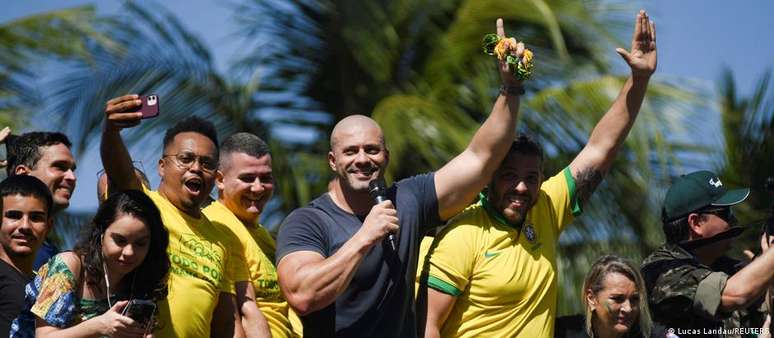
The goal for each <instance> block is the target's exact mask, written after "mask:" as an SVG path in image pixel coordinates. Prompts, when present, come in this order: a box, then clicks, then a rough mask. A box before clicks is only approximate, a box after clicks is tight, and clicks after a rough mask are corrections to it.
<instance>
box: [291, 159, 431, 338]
mask: <svg viewBox="0 0 774 338" xmlns="http://www.w3.org/2000/svg"><path fill="white" fill-rule="evenodd" d="M387 197H388V198H389V199H390V200H392V202H393V204H394V205H395V207H396V210H397V211H398V221H399V225H400V233H399V235H398V236H397V238H396V242H397V243H396V244H397V254H396V252H394V251H392V248H390V247H389V244H388V243H387V241H386V240H385V241H383V242H382V244H381V245H378V244H377V245H375V246H374V247H373V248H372V249H371V250H370V251H369V252H368V253H367V254H366V256H365V257H364V258H363V261H362V262H361V263H360V266H358V268H357V271H355V275H354V277H353V278H352V281H351V282H350V284H349V285H348V286H347V289H346V290H344V292H343V293H342V294H341V295H340V296H339V297H338V298H337V299H336V302H335V303H334V304H331V305H329V306H327V307H326V308H324V309H322V310H319V311H317V312H314V313H312V314H309V315H307V316H304V317H302V318H301V321H302V322H303V324H304V337H334V336H335V337H414V336H416V321H415V309H414V278H415V277H414V276H415V275H416V270H417V255H418V251H419V243H420V241H421V239H422V236H423V234H424V232H425V230H427V229H429V228H430V227H435V226H438V225H440V224H441V220H440V218H439V216H438V198H437V196H436V193H435V183H434V180H433V174H432V173H430V174H423V175H418V176H414V177H410V178H407V179H404V180H401V181H399V182H397V183H396V184H395V185H393V186H392V187H390V188H389V189H387ZM365 216H366V215H353V214H351V213H348V212H346V211H344V210H342V209H341V208H339V207H338V206H336V205H335V204H334V203H333V201H332V200H331V198H330V197H329V195H328V194H324V195H322V196H320V197H318V198H317V199H315V200H314V201H312V202H311V203H309V205H308V206H306V207H303V208H300V209H297V210H295V211H293V212H292V213H291V214H290V215H288V217H287V218H285V221H284V222H283V224H282V226H281V228H280V232H279V236H278V238H277V263H279V261H280V260H281V259H282V257H284V256H285V255H287V254H289V253H291V252H295V251H314V252H318V253H320V254H321V255H322V256H323V257H330V256H331V255H333V254H334V253H336V251H337V250H338V249H339V248H340V247H341V246H342V245H344V243H346V242H347V241H348V240H349V239H350V238H352V236H353V235H354V234H355V233H356V232H357V231H358V230H359V229H360V227H361V226H362V225H363V221H364V220H365Z"/></svg>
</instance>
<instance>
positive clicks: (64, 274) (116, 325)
mask: <svg viewBox="0 0 774 338" xmlns="http://www.w3.org/2000/svg"><path fill="white" fill-rule="evenodd" d="M168 236H169V235H168V233H167V231H166V230H165V229H164V226H163V224H162V222H161V216H160V215H159V211H158V209H157V208H156V206H155V205H154V204H153V201H151V200H150V198H148V197H147V196H145V194H143V193H141V192H138V191H124V192H120V193H116V194H114V195H112V196H111V197H110V198H108V199H107V200H106V201H105V203H103V204H102V205H101V206H100V207H99V210H98V211H97V215H96V216H95V217H94V220H93V221H92V223H91V226H90V227H89V229H87V230H86V231H85V232H84V235H83V237H82V238H81V240H80V241H79V242H78V244H77V245H76V246H75V249H74V250H73V251H71V252H63V253H61V254H59V255H56V256H54V257H53V258H51V260H50V261H49V262H48V263H47V264H46V265H44V266H43V267H41V268H40V270H39V271H38V276H37V277H35V279H34V281H33V282H32V283H30V284H29V285H28V286H27V293H28V295H27V296H28V299H34V300H35V302H34V304H33V305H32V306H31V311H30V312H31V314H29V316H30V317H34V321H35V322H34V335H35V336H36V337H50V336H56V337H94V336H108V337H113V336H118V337H150V336H152V335H151V334H149V332H146V329H147V327H143V326H142V325H140V323H138V322H135V321H134V320H133V319H131V318H130V317H129V316H125V315H123V314H122V311H123V310H124V307H126V305H127V303H128V300H130V299H144V300H150V301H153V302H156V301H158V300H161V299H163V298H165V297H166V294H167V284H166V280H167V273H168V270H169V258H168V257H167V254H166V250H167V245H168V243H169V237H168ZM33 315H34V316H33ZM23 317H24V316H22V317H20V321H19V324H20V327H18V329H19V331H20V332H19V334H17V335H16V336H19V337H23V336H27V335H29V334H32V333H33V332H30V331H33V328H27V327H25V326H28V325H30V326H32V325H31V323H30V318H28V319H27V320H25V319H24V318H23ZM25 322H26V324H25ZM24 331H26V334H25V332H24ZM13 336H14V335H13V332H12V337H13Z"/></svg>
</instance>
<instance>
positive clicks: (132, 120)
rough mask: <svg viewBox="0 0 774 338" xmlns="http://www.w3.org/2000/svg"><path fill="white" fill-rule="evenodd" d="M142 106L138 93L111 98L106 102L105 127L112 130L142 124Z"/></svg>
mask: <svg viewBox="0 0 774 338" xmlns="http://www.w3.org/2000/svg"><path fill="white" fill-rule="evenodd" d="M141 106H142V101H141V100H140V96H139V95H137V94H130V95H124V96H121V97H117V98H114V99H111V100H110V101H108V102H107V103H106V104H105V127H106V128H108V129H111V130H121V129H124V128H131V127H134V126H136V125H138V124H140V120H141V119H142V113H141V112H139V111H138V110H139V109H140V107H141Z"/></svg>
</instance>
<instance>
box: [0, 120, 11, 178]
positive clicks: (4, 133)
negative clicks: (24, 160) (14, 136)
mask: <svg viewBox="0 0 774 338" xmlns="http://www.w3.org/2000/svg"><path fill="white" fill-rule="evenodd" d="M8 135H11V127H5V128H3V130H0V144H3V143H5V140H6V139H7V138H8ZM7 165H8V161H7V160H0V168H5V167H6V166H7Z"/></svg>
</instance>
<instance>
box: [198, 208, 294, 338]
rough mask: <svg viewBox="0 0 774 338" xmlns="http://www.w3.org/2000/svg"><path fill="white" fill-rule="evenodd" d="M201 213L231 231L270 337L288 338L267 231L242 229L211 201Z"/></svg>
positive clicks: (288, 327)
mask: <svg viewBox="0 0 774 338" xmlns="http://www.w3.org/2000/svg"><path fill="white" fill-rule="evenodd" d="M202 212H204V214H205V215H206V216H207V218H209V219H210V220H212V222H213V223H215V224H216V225H221V226H224V227H227V228H228V229H230V230H231V231H233V232H234V234H235V235H236V236H237V237H238V238H239V240H240V241H241V243H242V244H241V246H242V249H243V253H244V257H245V261H246V262H247V267H248V269H249V271H250V281H251V282H252V284H253V288H254V289H255V296H256V299H255V300H256V303H257V304H258V308H259V309H260V310H261V313H263V315H264V317H266V321H267V322H268V324H269V329H270V330H271V335H272V337H292V336H293V335H292V334H293V332H292V326H291V323H290V320H289V319H288V318H289V316H288V310H289V308H288V302H287V301H286V300H285V298H284V297H283V296H282V293H281V292H280V288H279V283H278V282H277V268H276V267H275V266H274V252H275V251H276V250H277V249H276V248H277V247H276V244H275V242H274V239H273V238H272V237H271V235H270V234H269V232H268V231H266V229H265V228H263V227H262V226H261V225H260V224H255V225H254V226H245V225H244V223H242V221H240V220H239V219H238V218H237V217H236V215H234V213H232V212H231V211H230V210H228V208H227V207H226V206H225V205H223V203H220V202H219V201H215V202H212V204H210V205H209V206H207V207H206V208H204V210H203V211H202Z"/></svg>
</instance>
